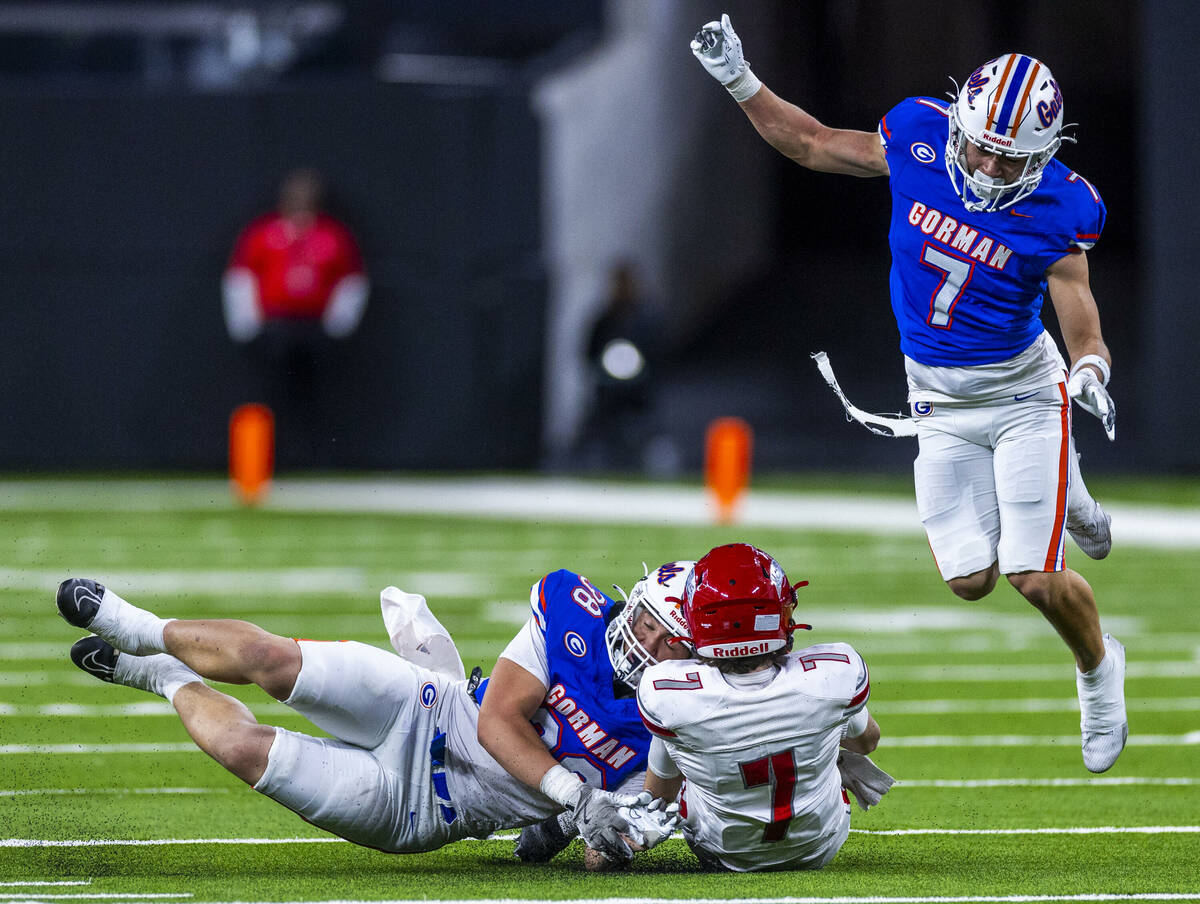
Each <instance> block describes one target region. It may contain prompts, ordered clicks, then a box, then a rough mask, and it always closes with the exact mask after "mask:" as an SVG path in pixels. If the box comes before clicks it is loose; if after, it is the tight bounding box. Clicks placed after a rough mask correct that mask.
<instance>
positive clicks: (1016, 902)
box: [130, 892, 1200, 904]
mask: <svg viewBox="0 0 1200 904" xmlns="http://www.w3.org/2000/svg"><path fill="white" fill-rule="evenodd" d="M130 897H136V896H130ZM1122 900H1128V902H1136V900H1200V892H1196V893H1180V892H1132V893H1128V894H1118V893H1112V894H1109V893H1084V894H962V896H929V897H925V896H904V897H884V896H868V897H851V896H840V897H833V898H815V897H814V898H796V897H787V898H644V897H643V898H464V899H457V900H440V899H438V900H437V902H436V904H1040V902H1122ZM212 904H217V903H215V902H214V903H212ZM220 904H431V899H428V898H415V899H414V898H407V899H391V900H352V899H335V900H318V902H269V903H268V902H221V903H220Z"/></svg>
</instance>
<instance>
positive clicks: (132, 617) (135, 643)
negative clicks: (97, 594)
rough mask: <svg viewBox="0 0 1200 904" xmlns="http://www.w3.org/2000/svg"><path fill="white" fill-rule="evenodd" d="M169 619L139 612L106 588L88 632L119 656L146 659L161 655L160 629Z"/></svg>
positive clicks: (161, 636) (165, 650)
mask: <svg viewBox="0 0 1200 904" xmlns="http://www.w3.org/2000/svg"><path fill="white" fill-rule="evenodd" d="M169 621H173V619H169V618H159V617H158V616H157V615H155V614H154V613H153V612H148V611H146V610H145V609H139V608H138V607H137V606H135V605H133V604H132V603H128V602H126V601H125V600H123V599H121V597H119V596H117V594H115V593H114V592H113V591H112V590H110V589H109V588H108V587H105V588H104V596H103V598H102V599H101V601H100V609H99V611H98V612H97V613H96V617H95V618H93V619H92V623H91V624H90V625H88V630H90V631H91V632H92V633H94V634H98V635H100V636H101V637H103V638H104V639H105V640H107V641H108V642H109V643H110V644H112V645H113V646H114V647H116V648H117V650H119V651H120V652H122V653H132V654H133V655H134V656H149V655H151V654H153V653H165V652H167V648H166V647H165V646H164V645H163V628H165V627H166V624H167V622H169Z"/></svg>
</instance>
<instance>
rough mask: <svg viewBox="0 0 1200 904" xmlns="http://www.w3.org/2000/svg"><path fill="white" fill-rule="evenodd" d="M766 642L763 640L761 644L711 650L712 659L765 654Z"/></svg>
mask: <svg viewBox="0 0 1200 904" xmlns="http://www.w3.org/2000/svg"><path fill="white" fill-rule="evenodd" d="M767 652H769V650H768V649H767V642H766V641H765V640H764V641H762V642H761V643H747V644H742V645H741V646H740V647H729V648H724V649H723V648H721V647H717V648H716V649H715V650H713V658H714V659H724V658H725V657H727V656H757V655H758V654H759V653H767Z"/></svg>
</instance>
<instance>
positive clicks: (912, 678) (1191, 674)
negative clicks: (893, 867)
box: [0, 615, 1200, 687]
mask: <svg viewBox="0 0 1200 904" xmlns="http://www.w3.org/2000/svg"><path fill="white" fill-rule="evenodd" d="M329 617H330V618H339V619H341V620H342V621H343V623H345V621H346V620H347V616H344V615H343V616H336V615H331V616H329ZM361 618H363V619H368V618H370V617H369V616H361ZM458 646H459V650H460V651H464V650H466V649H467V647H468V644H459V645H458ZM487 646H488V649H489V650H493V651H494V649H495V648H496V647H498V646H499V644H493V643H488V645H487ZM871 671H872V674H873V675H874V676H875V677H876V678H877V679H879V678H882V679H884V680H886V681H890V682H902V681H908V682H913V683H922V684H937V683H947V684H955V683H961V682H966V681H992V682H995V683H997V684H1014V683H1025V684H1031V683H1035V682H1040V681H1050V682H1055V683H1062V682H1064V681H1068V682H1069V681H1071V680H1073V674H1072V673H1073V672H1074V668H1073V666H1072V665H1071V663H1070V662H1065V663H1063V664H1062V665H1025V666H1016V667H1014V666H1012V665H1011V664H1008V665H1001V664H996V665H945V666H902V665H894V666H893V665H887V664H884V665H880V666H875V667H873V668H872V669H871ZM1198 676H1200V660H1195V661H1191V660H1173V661H1157V662H1129V663H1127V664H1126V666H1125V677H1126V678H1157V679H1175V678H1179V679H1184V678H1195V677H1198ZM95 683H96V681H95V679H94V678H92V677H91V676H89V675H87V674H85V673H83V672H80V671H79V670H78V669H74V668H72V667H70V666H68V665H64V667H63V670H62V671H61V673H60V672H58V671H49V670H47V671H40V672H28V671H20V672H18V671H0V687H9V686H16V687H31V686H33V685H44V684H66V685H71V686H76V685H78V686H88V687H91V686H94V685H95ZM877 683H878V682H877Z"/></svg>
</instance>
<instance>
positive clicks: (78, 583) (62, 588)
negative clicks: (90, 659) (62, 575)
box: [57, 578, 104, 668]
mask: <svg viewBox="0 0 1200 904" xmlns="http://www.w3.org/2000/svg"><path fill="white" fill-rule="evenodd" d="M102 599H104V585H103V584H101V583H100V582H99V581H93V580H91V579H89V578H67V580H65V581H63V582H62V583H61V584H59V585H58V598H57V602H58V614H59V615H61V616H62V617H63V618H65V619H66V620H67V621H68V622H70V623H71V624H72V625H74V626H75V627H76V628H86V627H88V626H89V625H90V624H91V623H92V619H94V618H95V617H96V613H97V612H99V611H100V601H101V600H102ZM76 665H78V663H76ZM81 668H82V666H81Z"/></svg>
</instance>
